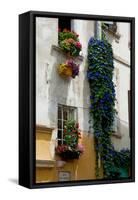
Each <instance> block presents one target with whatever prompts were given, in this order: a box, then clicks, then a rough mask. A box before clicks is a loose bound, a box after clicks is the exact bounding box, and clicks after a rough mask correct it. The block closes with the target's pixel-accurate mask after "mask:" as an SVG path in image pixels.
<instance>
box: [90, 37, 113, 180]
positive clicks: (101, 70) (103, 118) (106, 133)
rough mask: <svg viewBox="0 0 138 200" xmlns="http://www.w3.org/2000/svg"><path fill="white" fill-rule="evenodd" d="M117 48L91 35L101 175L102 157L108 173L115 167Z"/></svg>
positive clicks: (93, 117) (93, 112)
mask: <svg viewBox="0 0 138 200" xmlns="http://www.w3.org/2000/svg"><path fill="white" fill-rule="evenodd" d="M113 70H114V65H113V51H112V46H111V44H109V43H108V42H107V41H102V40H98V39H94V38H91V39H90V40H89V44H88V71H87V77H88V80H89V86H90V93H91V96H90V102H91V107H90V116H91V119H90V120H93V128H94V136H95V149H96V175H97V176H98V175H99V167H98V160H99V159H100V160H101V162H102V164H103V173H104V177H105V178H107V177H110V176H111V171H110V169H111V168H113V165H114V163H113V154H114V147H113V144H112V142H111V134H112V125H113V121H114V116H115V112H116V111H115V87H114V83H113V80H112V78H113Z"/></svg>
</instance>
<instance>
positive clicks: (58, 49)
mask: <svg viewBox="0 0 138 200" xmlns="http://www.w3.org/2000/svg"><path fill="white" fill-rule="evenodd" d="M52 49H54V50H55V51H58V52H59V53H61V54H62V55H64V56H65V57H67V58H69V56H68V55H67V54H66V53H65V52H64V51H63V50H62V49H61V48H60V47H59V46H56V45H52ZM73 58H74V59H75V60H79V61H83V59H84V57H83V56H77V57H73Z"/></svg>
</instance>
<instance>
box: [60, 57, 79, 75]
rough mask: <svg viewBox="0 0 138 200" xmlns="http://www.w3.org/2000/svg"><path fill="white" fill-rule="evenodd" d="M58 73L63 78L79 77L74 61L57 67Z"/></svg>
mask: <svg viewBox="0 0 138 200" xmlns="http://www.w3.org/2000/svg"><path fill="white" fill-rule="evenodd" d="M58 73H59V75H61V76H63V77H72V78H75V77H76V76H78V75H79V65H78V64H76V63H75V61H74V60H72V59H69V60H67V61H66V63H62V64H60V65H59V66H58Z"/></svg>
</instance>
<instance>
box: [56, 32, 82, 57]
mask: <svg viewBox="0 0 138 200" xmlns="http://www.w3.org/2000/svg"><path fill="white" fill-rule="evenodd" d="M59 46H60V48H61V49H62V50H63V51H65V52H66V53H69V54H70V56H72V57H77V56H79V53H80V51H81V49H82V46H81V43H80V42H79V39H78V35H77V34H76V33H75V32H73V31H69V30H66V29H65V30H63V32H59Z"/></svg>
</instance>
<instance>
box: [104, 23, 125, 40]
mask: <svg viewBox="0 0 138 200" xmlns="http://www.w3.org/2000/svg"><path fill="white" fill-rule="evenodd" d="M103 29H104V31H106V32H107V33H109V34H110V35H112V36H113V37H115V40H116V42H119V39H120V37H121V35H120V34H119V33H117V32H114V31H112V30H110V29H108V28H106V27H103Z"/></svg>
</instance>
